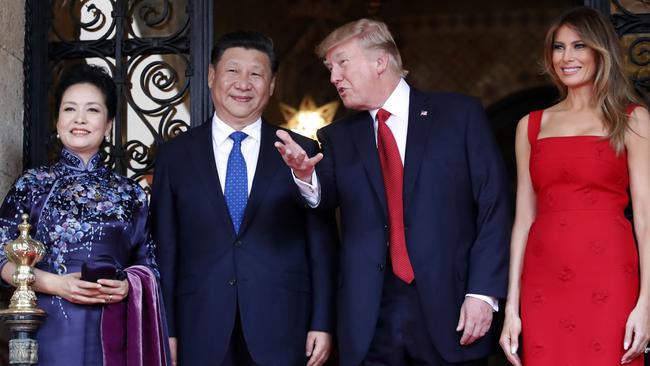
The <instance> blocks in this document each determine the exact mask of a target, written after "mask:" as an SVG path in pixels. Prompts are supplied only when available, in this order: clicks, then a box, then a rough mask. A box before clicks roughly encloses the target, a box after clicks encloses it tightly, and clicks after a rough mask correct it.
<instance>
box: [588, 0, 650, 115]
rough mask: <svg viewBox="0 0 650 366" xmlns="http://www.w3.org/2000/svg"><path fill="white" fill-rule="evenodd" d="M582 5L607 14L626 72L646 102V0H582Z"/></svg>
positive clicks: (649, 95) (649, 7)
mask: <svg viewBox="0 0 650 366" xmlns="http://www.w3.org/2000/svg"><path fill="white" fill-rule="evenodd" d="M585 4H586V5H589V6H592V7H594V8H596V9H598V10H600V11H601V12H602V13H603V14H606V15H609V16H610V19H611V21H612V23H613V24H614V28H615V29H616V32H617V33H618V36H619V37H620V39H621V44H622V46H623V50H624V53H625V58H626V60H627V65H626V71H627V74H628V75H629V77H630V78H631V80H632V82H633V83H634V87H635V88H636V90H637V91H638V92H639V94H640V95H642V96H643V97H644V98H645V100H646V103H650V67H649V66H650V1H649V0H586V1H585Z"/></svg>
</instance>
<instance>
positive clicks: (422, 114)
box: [420, 111, 429, 117]
mask: <svg viewBox="0 0 650 366" xmlns="http://www.w3.org/2000/svg"><path fill="white" fill-rule="evenodd" d="M427 114H429V111H420V117H426V116H427Z"/></svg>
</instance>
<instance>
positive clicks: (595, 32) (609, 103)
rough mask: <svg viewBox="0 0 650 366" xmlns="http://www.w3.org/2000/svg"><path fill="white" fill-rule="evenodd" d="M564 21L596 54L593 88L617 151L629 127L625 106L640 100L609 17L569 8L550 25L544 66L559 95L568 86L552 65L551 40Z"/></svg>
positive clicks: (582, 9)
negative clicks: (624, 66)
mask: <svg viewBox="0 0 650 366" xmlns="http://www.w3.org/2000/svg"><path fill="white" fill-rule="evenodd" d="M565 25H566V26H568V27H570V28H571V29H573V30H574V31H575V32H577V33H578V34H579V35H580V38H581V39H582V40H583V41H584V42H585V44H586V45H587V46H588V47H589V48H591V49H592V50H594V52H595V54H596V61H597V62H596V75H595V77H594V92H595V94H596V98H597V102H598V105H599V106H600V108H601V111H602V113H603V116H604V117H605V127H606V129H607V132H608V135H607V138H609V139H610V144H611V146H612V148H614V150H615V151H616V152H617V153H618V154H620V153H622V152H623V150H624V149H625V133H626V131H627V130H628V129H629V124H628V116H627V114H626V109H627V107H628V105H629V104H630V103H633V102H636V103H639V99H638V98H637V96H636V95H635V94H634V90H633V89H632V86H631V84H630V81H629V79H628V78H627V76H626V75H625V71H624V68H623V56H622V49H621V45H620V43H619V40H618V36H617V35H616V32H615V31H614V29H613V28H612V25H611V24H610V23H609V21H607V20H606V19H605V18H603V16H602V15H601V14H600V13H599V12H598V11H596V10H595V9H592V8H588V7H579V8H575V9H571V10H569V11H568V12H566V13H564V14H563V15H562V16H560V18H558V19H557V20H556V21H555V22H554V23H553V24H552V25H551V27H550V29H549V30H548V32H547V33H546V40H545V42H544V68H545V71H546V73H547V74H548V75H550V76H551V78H552V79H553V82H554V83H555V85H556V86H557V88H558V89H559V91H560V95H561V97H562V98H564V97H566V95H567V86H566V85H564V84H563V83H562V81H561V80H560V78H559V76H558V75H557V73H556V72H555V69H554V68H553V43H554V42H555V35H556V33H557V31H558V29H560V28H561V27H562V26H565Z"/></svg>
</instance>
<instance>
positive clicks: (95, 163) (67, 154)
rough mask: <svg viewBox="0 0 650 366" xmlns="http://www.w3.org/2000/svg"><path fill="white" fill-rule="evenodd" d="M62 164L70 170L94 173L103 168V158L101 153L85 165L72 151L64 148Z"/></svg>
mask: <svg viewBox="0 0 650 366" xmlns="http://www.w3.org/2000/svg"><path fill="white" fill-rule="evenodd" d="M61 162H62V163H63V164H64V165H65V166H67V167H68V168H72V169H73V170H77V171H88V172H92V171H95V170H97V169H99V168H100V167H101V163H102V162H101V157H100V155H99V152H97V153H95V155H93V156H92V157H91V158H90V159H89V160H88V163H87V164H84V161H83V160H82V159H81V158H80V157H79V156H78V155H77V154H75V153H73V152H72V151H70V150H68V149H66V148H63V150H61Z"/></svg>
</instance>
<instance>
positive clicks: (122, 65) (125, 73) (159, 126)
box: [25, 0, 212, 180]
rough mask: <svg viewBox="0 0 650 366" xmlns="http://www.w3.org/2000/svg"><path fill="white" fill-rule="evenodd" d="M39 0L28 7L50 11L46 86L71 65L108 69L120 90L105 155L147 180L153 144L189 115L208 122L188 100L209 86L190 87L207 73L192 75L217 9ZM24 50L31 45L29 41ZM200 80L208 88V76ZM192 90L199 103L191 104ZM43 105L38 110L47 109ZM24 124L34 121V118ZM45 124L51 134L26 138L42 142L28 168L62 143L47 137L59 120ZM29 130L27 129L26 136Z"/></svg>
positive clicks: (127, 0) (159, 1) (182, 126)
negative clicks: (111, 133)
mask: <svg viewBox="0 0 650 366" xmlns="http://www.w3.org/2000/svg"><path fill="white" fill-rule="evenodd" d="M41 1H42V0H27V5H26V9H27V11H28V12H30V11H31V10H29V9H30V6H38V8H39V9H41V8H42V9H47V11H48V13H49V14H50V16H48V17H46V18H44V19H43V20H42V21H43V23H42V24H39V25H38V26H39V27H41V29H43V28H44V29H45V30H46V31H47V33H49V34H48V40H47V44H46V47H44V51H43V55H45V56H46V58H47V60H48V62H49V65H48V71H49V72H48V73H47V75H50V76H51V77H49V78H48V80H49V83H48V85H49V84H53V83H56V81H57V77H58V71H60V69H61V68H62V67H63V66H65V65H68V64H71V63H75V62H91V63H99V64H101V65H102V66H105V67H107V68H108V69H109V71H110V73H111V74H112V75H113V77H114V80H115V82H116V84H117V86H118V93H119V94H120V95H118V99H119V103H118V113H117V115H116V118H115V121H114V124H113V131H114V132H113V136H112V138H111V140H110V142H107V143H105V144H104V145H103V146H102V149H101V151H102V153H103V154H104V156H105V159H104V160H105V162H106V163H107V164H109V166H112V167H113V168H114V169H116V170H117V171H118V172H120V173H123V174H126V175H128V176H130V177H132V178H134V179H136V180H147V179H148V177H149V176H150V174H151V172H152V169H153V163H154V156H155V146H156V145H157V144H159V143H161V142H163V141H166V140H169V139H171V138H173V137H175V136H177V135H178V134H180V133H182V132H183V131H186V130H187V129H188V128H189V127H190V120H194V119H196V120H198V121H203V120H204V119H205V112H204V111H201V115H196V113H195V111H197V110H198V109H197V108H195V107H194V106H193V105H190V102H192V103H193V104H194V103H198V104H199V105H201V106H203V105H205V104H206V100H207V99H208V93H207V88H205V87H204V89H201V88H198V85H191V84H192V83H193V80H194V78H195V77H203V71H200V72H198V73H197V72H195V70H196V65H202V62H197V58H199V59H206V60H207V59H208V55H209V48H210V40H211V38H212V37H211V36H209V37H205V36H204V32H210V28H208V27H209V26H210V25H211V19H212V18H211V17H212V14H209V15H207V16H206V14H203V12H204V11H205V10H206V9H207V10H210V11H211V9H212V6H211V5H210V4H208V5H207V6H206V2H204V1H203V0H176V1H171V0H109V1H105V0H104V1H99V0H79V1H70V0H49V1H48V2H47V4H44V3H45V2H42V3H40V2H41ZM29 19H31V18H29ZM190 25H192V26H190ZM25 47H26V49H27V48H29V47H33V45H31V44H30V43H29V42H26V44H25ZM193 48H194V49H193ZM26 64H29V62H26ZM25 70H26V71H25V72H26V73H27V71H28V69H27V68H26V69H25ZM34 83H35V82H34V81H31V82H30V83H29V85H33V84H34ZM198 83H199V84H201V85H205V80H198ZM26 85H27V84H26ZM190 87H191V88H190ZM27 88H28V87H27V86H26V89H27ZM197 90H198V91H200V92H199V93H197V92H196V91H197ZM190 94H192V99H195V100H192V101H190ZM199 99H201V100H199ZM25 100H26V101H27V102H28V101H29V100H30V98H25ZM44 104H45V105H43V106H40V107H41V108H42V110H44V111H46V112H47V110H48V105H47V104H46V103H44ZM49 108H52V106H51V105H50V106H49ZM44 114H46V115H47V114H52V113H44ZM25 116H26V118H28V117H29V114H28V113H27V112H26V114H25ZM38 122H39V123H42V121H38ZM27 123H29V126H33V125H34V124H35V123H36V121H33V120H30V121H28V122H26V124H27ZM195 124H196V123H195ZM48 129H49V132H48V133H47V136H48V138H45V139H41V140H42V141H35V140H33V139H32V138H29V141H26V143H25V146H26V148H25V149H27V147H28V146H30V145H32V144H40V145H43V146H44V147H43V150H44V151H43V152H41V153H38V154H32V156H31V157H30V158H29V159H27V160H26V163H27V164H26V165H27V166H30V165H31V166H34V165H39V164H41V163H43V162H44V161H43V160H44V156H47V155H49V156H51V155H52V154H53V153H56V152H55V151H54V150H56V149H58V148H59V146H58V144H56V143H54V142H53V141H52V140H51V139H49V137H50V136H52V135H53V134H52V131H54V130H55V127H54V121H51V123H50V125H49V128H48ZM29 132H30V128H29V127H28V128H26V135H27V136H30V135H29ZM47 150H50V151H49V152H47ZM41 154H42V155H41ZM34 155H39V156H34Z"/></svg>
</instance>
